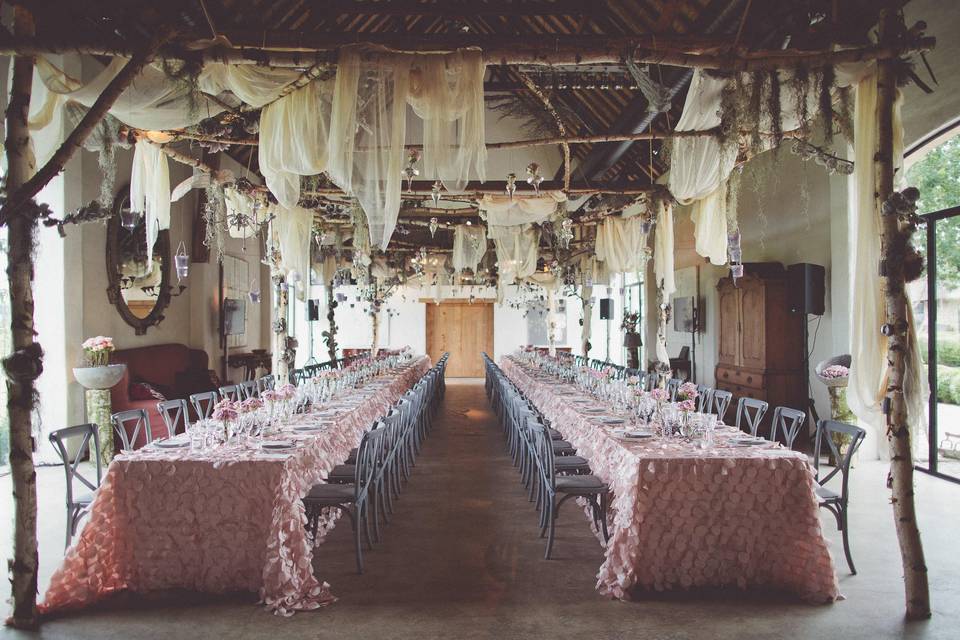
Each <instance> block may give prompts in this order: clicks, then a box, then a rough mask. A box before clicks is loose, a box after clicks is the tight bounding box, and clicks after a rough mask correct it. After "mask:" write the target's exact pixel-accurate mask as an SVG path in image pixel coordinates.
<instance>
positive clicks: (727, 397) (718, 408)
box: [713, 389, 733, 422]
mask: <svg viewBox="0 0 960 640" xmlns="http://www.w3.org/2000/svg"><path fill="white" fill-rule="evenodd" d="M732 401H733V394H732V393H731V392H729V391H725V390H723V389H714V390H713V408H714V411H715V412H716V414H717V419H718V420H720V421H721V422H723V417H724V416H725V415H727V408H728V407H729V406H730V403H731V402H732Z"/></svg>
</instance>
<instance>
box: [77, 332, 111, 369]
mask: <svg viewBox="0 0 960 640" xmlns="http://www.w3.org/2000/svg"><path fill="white" fill-rule="evenodd" d="M80 347H81V348H82V349H83V354H84V358H85V360H86V364H87V366H89V367H105V366H107V365H108V364H110V354H111V353H112V352H113V350H114V348H115V347H114V346H113V338H110V337H107V336H96V337H95V338H87V339H86V340H84V341H83V344H81V345H80Z"/></svg>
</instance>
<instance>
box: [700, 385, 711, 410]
mask: <svg viewBox="0 0 960 640" xmlns="http://www.w3.org/2000/svg"><path fill="white" fill-rule="evenodd" d="M713 393H714V391H713V389H712V388H710V387H708V386H706V385H702V384H698V385H697V411H698V412H700V413H711V412H712V411H713Z"/></svg>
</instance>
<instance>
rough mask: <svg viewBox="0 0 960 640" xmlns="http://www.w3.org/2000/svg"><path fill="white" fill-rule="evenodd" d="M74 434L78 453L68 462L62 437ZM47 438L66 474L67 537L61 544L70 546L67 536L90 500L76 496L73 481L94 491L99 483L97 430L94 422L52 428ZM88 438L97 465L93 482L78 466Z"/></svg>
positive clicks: (98, 440) (69, 536) (88, 505)
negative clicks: (77, 440) (77, 442)
mask: <svg viewBox="0 0 960 640" xmlns="http://www.w3.org/2000/svg"><path fill="white" fill-rule="evenodd" d="M76 437H80V438H81V440H80V447H79V448H78V449H77V451H78V453H77V456H76V458H74V460H73V462H70V456H69V454H68V453H67V447H66V443H65V442H64V441H65V440H67V439H69V438H76ZM49 438H50V443H51V444H52V445H53V448H54V449H55V450H56V452H57V454H58V455H59V456H60V459H61V460H62V461H63V470H64V472H65V473H66V476H67V496H66V503H67V540H66V543H65V544H64V548H67V547H69V546H70V540H72V539H73V536H74V534H75V533H76V532H77V524H79V522H80V518H82V517H83V516H84V515H85V514H86V513H87V510H88V508H89V507H90V504H91V503H92V500H91V501H90V502H88V501H86V500H83V499H80V500H78V499H76V497H75V495H74V490H73V481H74V480H78V481H80V483H81V484H83V485H84V486H85V487H87V488H88V489H90V491H92V492H96V490H97V488H99V487H100V482H101V480H102V475H103V469H102V466H101V463H100V433H99V431H98V427H97V425H95V424H92V423H88V424H80V425H77V426H75V427H67V428H65V429H58V430H57V431H52V432H51V433H50V436H49ZM91 440H93V457H94V458H95V459H96V467H97V476H96V482H92V481H91V480H89V479H88V478H87V477H86V476H84V475H83V474H82V473H80V470H79V467H80V463H81V458H82V457H83V455H82V454H83V452H84V451H86V450H87V449H88V448H89V446H90V441H91Z"/></svg>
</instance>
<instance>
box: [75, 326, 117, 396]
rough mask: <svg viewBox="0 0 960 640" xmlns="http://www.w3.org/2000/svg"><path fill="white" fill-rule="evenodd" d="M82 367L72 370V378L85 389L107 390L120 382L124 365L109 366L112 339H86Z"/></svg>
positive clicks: (99, 337) (103, 337)
mask: <svg viewBox="0 0 960 640" xmlns="http://www.w3.org/2000/svg"><path fill="white" fill-rule="evenodd" d="M81 346H82V347H83V366H82V367H74V368H73V376H74V377H75V378H76V379H77V382H79V383H80V384H81V385H83V387H84V388H85V389H109V388H110V387H112V386H113V385H115V384H117V383H118V382H120V378H122V377H123V372H124V370H125V369H126V368H127V365H125V364H110V354H111V353H113V351H114V346H113V338H108V337H107V336H97V337H95V338H88V339H87V340H85V341H84V343H83V345H81Z"/></svg>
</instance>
